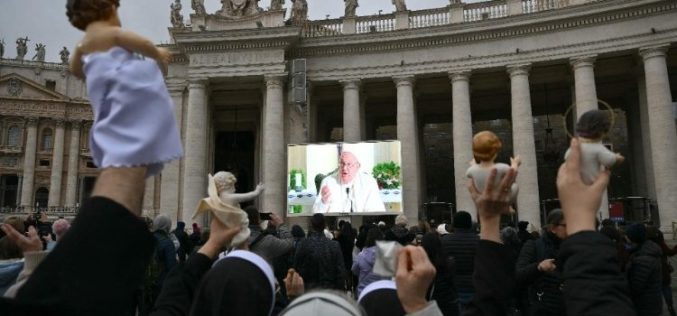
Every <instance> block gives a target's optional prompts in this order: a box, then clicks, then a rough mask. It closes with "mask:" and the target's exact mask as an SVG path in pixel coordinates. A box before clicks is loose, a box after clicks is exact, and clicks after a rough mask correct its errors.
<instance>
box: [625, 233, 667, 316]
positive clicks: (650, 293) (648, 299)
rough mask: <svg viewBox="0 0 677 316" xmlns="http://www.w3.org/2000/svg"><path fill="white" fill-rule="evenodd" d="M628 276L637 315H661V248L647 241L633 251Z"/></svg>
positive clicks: (627, 269) (627, 271) (627, 270)
mask: <svg viewBox="0 0 677 316" xmlns="http://www.w3.org/2000/svg"><path fill="white" fill-rule="evenodd" d="M626 275H627V277H628V284H629V285H630V297H631V298H632V301H633V303H635V310H636V311H637V315H642V316H654V315H656V316H657V315H661V313H662V311H663V298H662V296H661V281H662V280H661V278H662V275H661V248H660V247H658V245H656V243H654V242H653V241H650V240H647V241H645V242H644V243H642V244H641V245H640V246H638V247H637V248H635V249H634V250H633V251H631V253H630V260H629V262H628V266H627V268H626Z"/></svg>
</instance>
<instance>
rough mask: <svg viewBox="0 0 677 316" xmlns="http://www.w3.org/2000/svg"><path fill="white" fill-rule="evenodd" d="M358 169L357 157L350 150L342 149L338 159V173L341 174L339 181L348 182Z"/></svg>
mask: <svg viewBox="0 0 677 316" xmlns="http://www.w3.org/2000/svg"><path fill="white" fill-rule="evenodd" d="M359 170H360V162H359V161H357V157H355V155H353V154H352V153H350V152H347V151H344V152H343V153H341V159H340V160H339V175H340V176H341V183H350V182H351V181H353V178H355V175H356V174H357V171H359Z"/></svg>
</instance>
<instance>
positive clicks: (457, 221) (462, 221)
mask: <svg viewBox="0 0 677 316" xmlns="http://www.w3.org/2000/svg"><path fill="white" fill-rule="evenodd" d="M454 228H462V229H470V228H472V217H470V213H468V212H466V211H458V212H456V214H454Z"/></svg>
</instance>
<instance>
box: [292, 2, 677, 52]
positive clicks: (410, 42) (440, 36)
mask: <svg viewBox="0 0 677 316" xmlns="http://www.w3.org/2000/svg"><path fill="white" fill-rule="evenodd" d="M669 11H677V2H674V1H661V2H655V1H652V0H624V1H613V2H611V1H598V2H593V3H590V4H586V5H579V6H571V7H565V8H561V9H557V10H549V11H543V12H537V13H530V14H521V15H516V16H508V17H504V18H498V19H489V20H484V21H477V22H466V23H458V24H448V25H441V26H431V27H426V28H416V29H407V30H401V31H390V32H377V33H367V34H354V35H340V36H333V37H314V38H304V39H302V41H301V42H300V44H299V45H298V46H297V47H296V48H295V49H293V50H292V51H291V54H290V56H291V58H304V57H314V56H327V55H337V54H364V53H376V52H381V51H392V50H402V49H416V48H423V47H439V46H453V45H458V44H462V43H470V42H478V41H483V40H489V41H490V40H497V39H505V38H508V37H517V36H529V35H531V34H536V33H547V32H561V31H563V30H567V29H572V28H579V27H583V26H589V25H600V24H604V23H612V22H615V21H619V20H624V19H634V18H642V17H646V16H650V15H654V14H661V13H664V12H669Z"/></svg>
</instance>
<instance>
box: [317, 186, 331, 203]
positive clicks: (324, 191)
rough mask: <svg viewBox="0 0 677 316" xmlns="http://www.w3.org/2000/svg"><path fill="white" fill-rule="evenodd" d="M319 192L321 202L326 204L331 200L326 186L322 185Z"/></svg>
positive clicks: (329, 191)
mask: <svg viewBox="0 0 677 316" xmlns="http://www.w3.org/2000/svg"><path fill="white" fill-rule="evenodd" d="M320 194H322V203H324V204H327V203H329V201H331V190H330V189H329V187H328V186H326V185H325V186H323V187H322V189H320Z"/></svg>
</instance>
